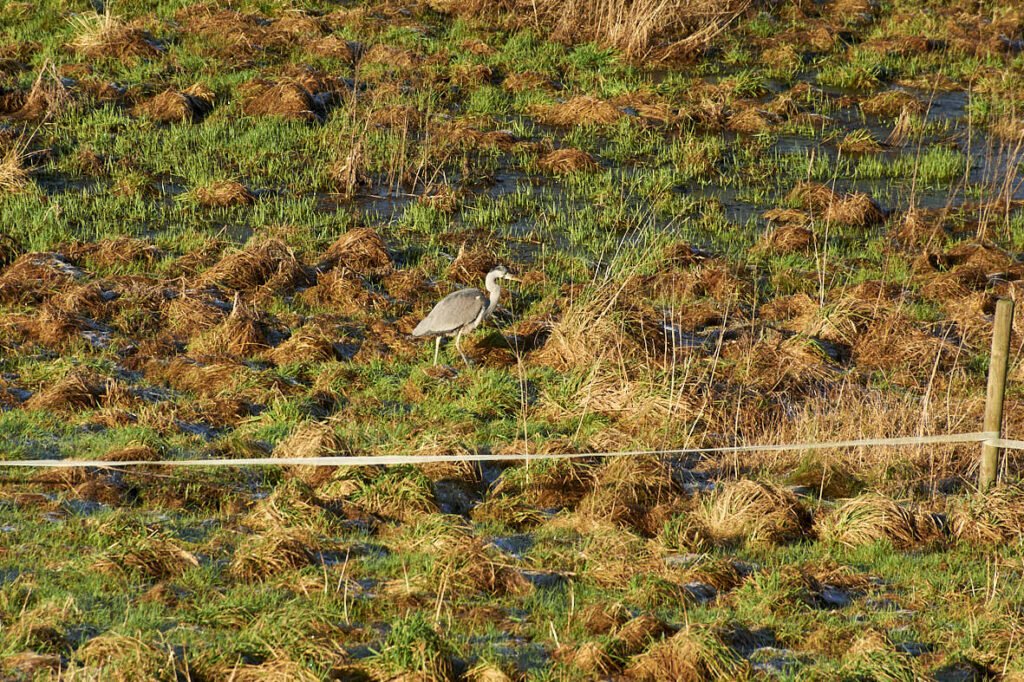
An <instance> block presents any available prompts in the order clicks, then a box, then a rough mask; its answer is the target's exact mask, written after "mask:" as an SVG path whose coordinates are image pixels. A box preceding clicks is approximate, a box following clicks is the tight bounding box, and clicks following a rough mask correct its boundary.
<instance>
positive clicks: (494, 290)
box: [484, 278, 501, 317]
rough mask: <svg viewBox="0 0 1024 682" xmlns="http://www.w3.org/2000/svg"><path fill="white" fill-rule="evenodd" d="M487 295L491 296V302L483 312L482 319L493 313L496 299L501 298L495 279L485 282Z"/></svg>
mask: <svg viewBox="0 0 1024 682" xmlns="http://www.w3.org/2000/svg"><path fill="white" fill-rule="evenodd" d="M487 293H488V294H490V295H491V300H490V301H489V302H488V304H487V310H486V311H484V317H487V316H488V315H490V314H491V313H493V312H494V309H495V308H496V307H497V306H498V297H499V296H501V285H499V284H498V282H497V278H495V279H493V280H490V279H489V280H488V281H487Z"/></svg>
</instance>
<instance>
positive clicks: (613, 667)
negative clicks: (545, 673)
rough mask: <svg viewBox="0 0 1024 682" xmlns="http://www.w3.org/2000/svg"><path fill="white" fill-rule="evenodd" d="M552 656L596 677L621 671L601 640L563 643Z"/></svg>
mask: <svg viewBox="0 0 1024 682" xmlns="http://www.w3.org/2000/svg"><path fill="white" fill-rule="evenodd" d="M551 658H553V659H554V660H556V661H562V662H565V663H568V664H570V665H573V666H575V667H577V668H579V669H580V670H582V671H583V672H585V673H590V674H591V675H594V676H595V677H602V678H603V677H607V676H608V675H611V674H613V673H617V672H619V670H620V668H621V666H620V665H619V664H618V663H617V662H616V661H615V659H613V658H612V657H611V655H610V654H609V653H608V651H607V650H606V647H605V646H604V645H603V644H601V643H600V642H583V643H582V644H576V645H573V646H569V645H563V646H561V647H559V648H558V649H555V650H554V651H553V652H552V654H551Z"/></svg>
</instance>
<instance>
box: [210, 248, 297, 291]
mask: <svg viewBox="0 0 1024 682" xmlns="http://www.w3.org/2000/svg"><path fill="white" fill-rule="evenodd" d="M199 281H200V283H201V284H219V285H221V286H224V287H227V288H229V289H237V290H241V291H253V290H255V289H257V288H260V287H265V288H269V289H271V290H278V289H287V288H292V287H295V286H297V285H299V284H301V283H305V282H306V281H307V279H306V271H305V268H304V267H303V265H302V263H301V262H300V261H299V259H298V257H297V256H296V255H295V252H294V251H292V249H291V248H290V247H289V246H288V245H287V244H285V243H284V242H283V241H281V240H280V239H268V240H266V241H262V242H258V243H256V244H253V245H251V246H249V247H247V248H246V249H244V250H242V251H237V252H235V253H231V254H228V255H227V256H224V257H223V258H221V259H220V260H219V261H218V262H217V263H216V264H214V265H213V266H212V267H210V268H209V269H208V270H206V271H205V272H203V273H202V275H201V276H200V278H199Z"/></svg>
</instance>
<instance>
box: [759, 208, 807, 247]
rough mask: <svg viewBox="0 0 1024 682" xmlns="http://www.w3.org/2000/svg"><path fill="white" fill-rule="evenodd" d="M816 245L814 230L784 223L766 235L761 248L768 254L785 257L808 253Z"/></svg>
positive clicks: (797, 224)
mask: <svg viewBox="0 0 1024 682" xmlns="http://www.w3.org/2000/svg"><path fill="white" fill-rule="evenodd" d="M769 212H770V211H769ZM801 215H803V214H801ZM814 243H815V242H814V232H813V231H812V230H810V229H808V228H807V227H805V226H803V225H801V224H799V223H797V222H783V223H782V224H780V225H778V226H776V227H774V228H772V229H771V230H770V231H768V232H766V233H765V235H764V237H762V239H761V244H760V248H761V249H762V250H763V251H764V252H766V253H773V254H780V255H785V254H790V253H806V252H807V251H810V250H813V248H814Z"/></svg>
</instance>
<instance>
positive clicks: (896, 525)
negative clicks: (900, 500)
mask: <svg viewBox="0 0 1024 682" xmlns="http://www.w3.org/2000/svg"><path fill="white" fill-rule="evenodd" d="M917 525H918V524H917V522H916V518H915V515H914V513H913V512H911V511H910V510H908V509H906V508H905V507H903V506H901V505H899V504H897V503H896V502H894V501H893V500H890V499H889V498H886V497H883V496H881V495H876V494H867V495H861V496H859V497H855V498H853V499H851V500H849V501H847V502H845V503H843V504H842V505H840V506H839V507H838V508H837V509H835V510H834V511H832V512H831V513H830V514H828V515H826V516H822V517H820V518H819V519H817V521H816V522H815V526H814V528H815V532H816V533H817V535H818V537H819V538H820V539H821V540H823V541H825V542H835V543H839V544H841V545H846V546H848V547H856V546H859V545H866V544H870V543H872V542H876V541H878V540H883V539H885V540H889V541H890V542H891V543H892V544H893V545H894V546H896V547H900V548H908V547H913V546H914V545H915V544H917V542H918V541H919V540H920V533H919V532H918V527H917Z"/></svg>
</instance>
